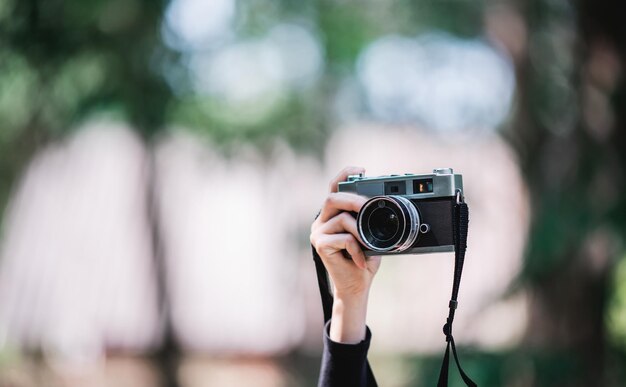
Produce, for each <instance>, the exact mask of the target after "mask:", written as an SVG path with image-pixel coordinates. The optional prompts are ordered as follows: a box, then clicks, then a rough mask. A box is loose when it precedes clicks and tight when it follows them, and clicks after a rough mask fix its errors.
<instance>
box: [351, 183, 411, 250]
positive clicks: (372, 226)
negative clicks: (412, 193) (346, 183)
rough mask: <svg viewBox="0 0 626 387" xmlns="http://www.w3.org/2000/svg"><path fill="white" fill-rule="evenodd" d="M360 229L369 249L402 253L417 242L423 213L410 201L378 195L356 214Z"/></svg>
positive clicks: (395, 196) (393, 196) (398, 197)
mask: <svg viewBox="0 0 626 387" xmlns="http://www.w3.org/2000/svg"><path fill="white" fill-rule="evenodd" d="M356 221H357V228H358V231H359V235H360V237H361V240H362V241H363V243H364V244H365V246H366V247H367V248H369V249H370V250H373V251H377V252H402V251H404V250H406V249H408V248H409V247H411V246H412V245H413V243H415V241H416V240H417V236H418V234H419V228H420V216H419V212H418V211H417V208H416V207H415V205H413V203H411V201H410V200H408V199H406V198H404V197H402V196H397V195H389V196H375V197H373V198H371V199H370V200H368V201H367V202H366V203H365V204H364V205H363V208H361V211H359V214H358V216H357V220H356Z"/></svg>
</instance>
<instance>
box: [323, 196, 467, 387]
mask: <svg viewBox="0 0 626 387" xmlns="http://www.w3.org/2000/svg"><path fill="white" fill-rule="evenodd" d="M468 223H469V210H468V208H467V204H466V203H465V202H464V200H463V197H462V196H461V195H460V193H459V194H457V203H456V205H455V206H454V222H453V227H454V228H453V230H454V281H453V283H452V296H451V298H450V303H449V304H448V307H449V312H448V318H447V320H446V324H445V325H444V326H443V333H444V334H445V335H446V342H447V345H446V352H445V354H444V356H443V362H442V364H441V371H440V373H439V382H438V383H437V387H446V386H447V385H448V368H449V364H450V347H452V354H453V356H454V361H455V362H456V365H457V368H458V369H459V373H460V374H461V377H462V378H463V381H464V382H465V384H466V385H467V386H468V387H476V383H474V382H473V381H472V379H470V378H469V376H467V374H466V373H465V371H463V368H461V364H460V362H459V357H458V355H457V351H456V345H455V344H454V337H453V336H452V323H453V322H454V314H455V311H456V308H457V306H458V301H457V297H458V295H459V286H460V284H461V274H462V273H463V263H464V261H465V250H466V249H467V229H468ZM311 250H312V252H313V261H314V262H315V271H316V273H317V285H318V287H319V290H320V297H321V299H322V309H323V311H324V323H327V322H328V321H329V320H330V318H331V316H332V311H333V296H332V293H331V289H330V284H329V281H328V272H327V271H326V267H325V266H324V263H323V262H322V259H321V258H320V256H319V254H318V253H317V251H316V250H315V247H314V246H311ZM367 373H368V376H369V378H370V380H375V379H374V374H373V373H372V369H371V367H370V364H369V361H368V362H367Z"/></svg>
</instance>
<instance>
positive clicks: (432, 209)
mask: <svg viewBox="0 0 626 387" xmlns="http://www.w3.org/2000/svg"><path fill="white" fill-rule="evenodd" d="M338 191H339V192H350V193H355V194H358V195H362V196H366V197H368V198H369V200H368V201H367V202H366V203H365V204H364V205H363V207H362V208H361V211H359V213H358V214H357V215H356V219H357V228H358V231H359V235H360V237H361V240H362V241H363V243H364V244H365V245H364V246H363V247H364V252H365V254H366V255H368V256H370V255H395V254H424V253H436V252H446V251H454V206H455V204H456V203H457V202H459V201H461V200H463V177H462V176H461V175H460V174H454V173H453V171H452V168H438V169H435V170H434V171H433V173H432V174H424V175H414V174H404V175H389V176H379V177H364V176H363V175H362V174H359V175H351V176H348V178H347V180H346V181H344V182H340V183H339V188H338Z"/></svg>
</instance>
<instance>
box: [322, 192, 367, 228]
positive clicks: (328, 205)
mask: <svg viewBox="0 0 626 387" xmlns="http://www.w3.org/2000/svg"><path fill="white" fill-rule="evenodd" d="M366 201H367V199H366V198H364V197H363V196H359V195H355V194H351V193H346V192H335V193H331V194H329V195H328V197H327V198H326V201H325V202H324V206H323V207H322V212H321V213H320V216H319V220H320V221H321V222H326V221H328V220H329V219H330V218H332V217H333V216H335V215H337V214H338V213H340V212H342V211H348V212H350V211H353V212H358V211H359V210H360V209H361V207H363V204H365V202H366Z"/></svg>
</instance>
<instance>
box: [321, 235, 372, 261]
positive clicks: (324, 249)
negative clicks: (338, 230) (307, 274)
mask: <svg viewBox="0 0 626 387" xmlns="http://www.w3.org/2000/svg"><path fill="white" fill-rule="evenodd" d="M315 248H316V249H317V251H318V252H319V253H320V255H321V256H322V257H324V256H326V257H329V258H332V257H333V256H336V255H337V253H338V252H340V251H342V250H346V251H347V252H348V254H350V257H351V258H352V261H353V262H354V263H355V264H356V266H357V267H359V268H361V269H366V268H367V262H366V259H365V254H363V251H362V250H361V246H360V245H359V242H357V240H356V238H354V236H353V235H352V234H348V233H343V234H323V235H322V236H320V237H319V238H317V245H316V246H315ZM341 259H344V258H343V255H341Z"/></svg>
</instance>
